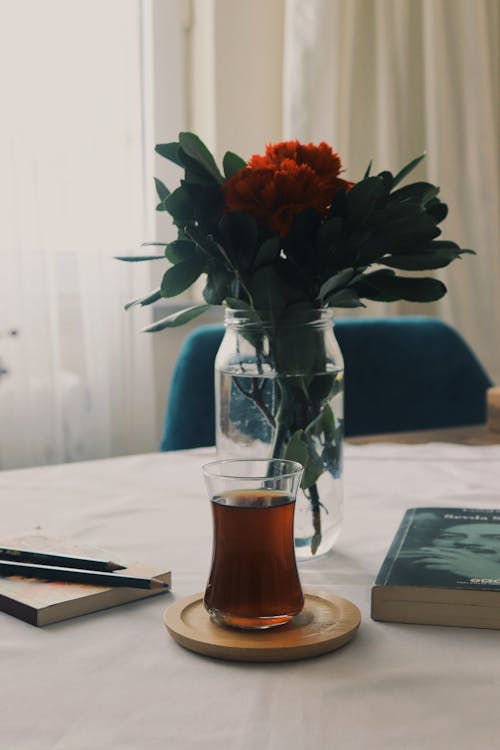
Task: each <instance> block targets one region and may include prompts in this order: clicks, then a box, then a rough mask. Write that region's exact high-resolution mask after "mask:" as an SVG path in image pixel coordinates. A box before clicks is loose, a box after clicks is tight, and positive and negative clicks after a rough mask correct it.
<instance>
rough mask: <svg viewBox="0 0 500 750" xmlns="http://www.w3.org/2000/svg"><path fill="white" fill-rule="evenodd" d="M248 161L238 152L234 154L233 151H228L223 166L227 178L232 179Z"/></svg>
mask: <svg viewBox="0 0 500 750" xmlns="http://www.w3.org/2000/svg"><path fill="white" fill-rule="evenodd" d="M246 165H247V163H246V161H245V160H244V159H242V158H241V156H238V154H233V152H232V151H226V153H225V154H224V158H223V160H222V166H223V169H224V175H225V177H226V179H228V180H229V179H231V177H234V175H235V174H236V173H237V172H239V171H240V169H243V168H244V167H246Z"/></svg>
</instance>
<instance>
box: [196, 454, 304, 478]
mask: <svg viewBox="0 0 500 750" xmlns="http://www.w3.org/2000/svg"><path fill="white" fill-rule="evenodd" d="M256 463H260V464H266V465H269V464H277V463H281V464H287V465H288V466H289V467H290V471H284V472H280V473H279V474H276V475H274V476H273V475H271V476H269V475H267V474H264V475H263V476H259V475H256V474H248V473H246V474H240V475H236V474H224V473H220V474H218V473H216V472H215V471H211V468H215V467H216V466H223V465H224V464H256ZM292 467H293V468H292ZM202 471H203V474H204V475H205V476H207V477H213V478H217V479H226V480H234V481H241V480H243V479H244V480H247V481H252V482H253V481H259V482H260V481H264V480H272V479H287V478H288V477H294V476H297V474H300V473H301V472H303V471H304V467H303V466H302V464H301V463H299V462H298V461H292V460H290V459H289V458H223V459H220V460H216V461H209V463H207V464H204V466H202Z"/></svg>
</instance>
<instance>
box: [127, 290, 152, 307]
mask: <svg viewBox="0 0 500 750" xmlns="http://www.w3.org/2000/svg"><path fill="white" fill-rule="evenodd" d="M159 299H161V292H160V290H159V289H155V291H154V292H149V293H148V294H145V295H144V296H142V297H138V298H137V299H134V300H132V302H127V304H126V305H125V307H124V309H125V310H129V309H130V308H131V307H134V305H141V306H142V307H144V305H151V304H152V303H153V302H157V301H158V300H159Z"/></svg>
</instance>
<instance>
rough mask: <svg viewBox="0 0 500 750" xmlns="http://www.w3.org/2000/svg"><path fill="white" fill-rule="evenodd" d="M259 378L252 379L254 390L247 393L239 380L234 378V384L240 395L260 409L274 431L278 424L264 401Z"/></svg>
mask: <svg viewBox="0 0 500 750" xmlns="http://www.w3.org/2000/svg"><path fill="white" fill-rule="evenodd" d="M258 382H259V381H258V378H252V390H251V391H246V390H245V389H244V388H243V386H242V385H241V383H239V381H238V378H237V377H234V378H233V383H234V384H235V386H236V388H237V389H238V390H239V392H240V393H242V394H243V395H244V396H246V398H249V399H250V400H251V401H253V402H254V404H255V406H256V407H257V408H258V409H260V411H261V412H262V414H263V415H264V417H265V418H266V419H267V421H268V422H269V424H270V425H271V427H272V428H273V429H274V428H275V427H276V422H275V420H274V417H273V415H272V414H271V412H270V411H269V409H268V408H267V406H266V405H265V403H264V402H263V401H262V398H261V396H262V389H261V388H259V384H258Z"/></svg>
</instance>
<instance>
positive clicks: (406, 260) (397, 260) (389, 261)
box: [379, 248, 475, 271]
mask: <svg viewBox="0 0 500 750" xmlns="http://www.w3.org/2000/svg"><path fill="white" fill-rule="evenodd" d="M463 254H472V255H475V253H474V252H473V251H472V250H461V249H460V248H459V249H458V250H453V249H447V248H442V249H436V250H431V249H429V250H427V249H425V248H424V249H422V251H420V252H418V251H417V252H410V253H398V254H397V255H390V256H385V257H382V258H380V260H379V263H381V264H382V265H384V266H389V268H398V269H400V270H402V271H429V270H432V269H435V268H444V267H445V266H447V265H449V264H450V263H451V262H452V261H453V260H455V259H456V258H459V257H460V256H461V255H463Z"/></svg>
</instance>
